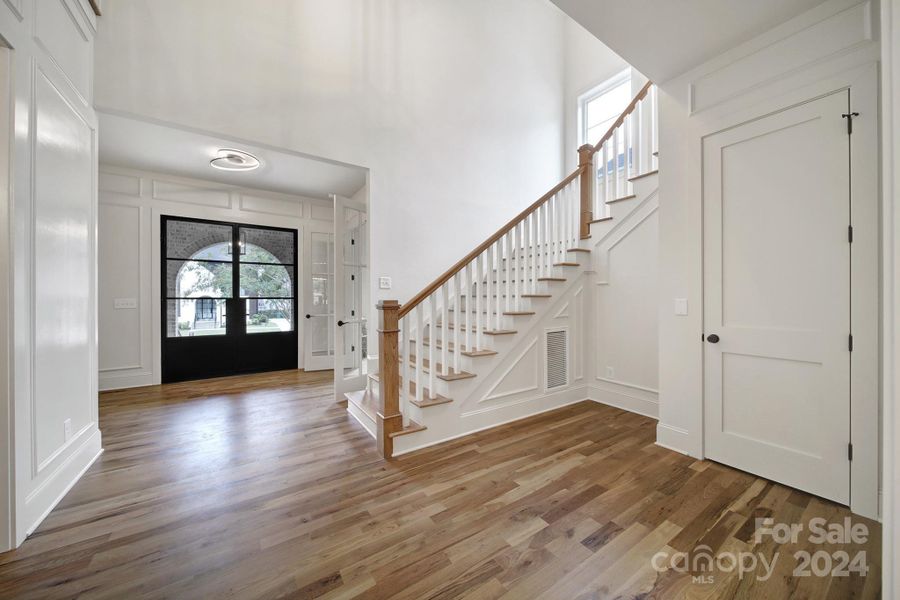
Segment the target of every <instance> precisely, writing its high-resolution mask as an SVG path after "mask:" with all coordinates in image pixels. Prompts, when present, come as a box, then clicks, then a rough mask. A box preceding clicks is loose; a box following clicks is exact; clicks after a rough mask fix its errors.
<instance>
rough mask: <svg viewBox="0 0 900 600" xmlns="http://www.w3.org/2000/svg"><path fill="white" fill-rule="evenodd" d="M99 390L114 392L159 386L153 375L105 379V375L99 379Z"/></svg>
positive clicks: (143, 374) (145, 374) (144, 374)
mask: <svg viewBox="0 0 900 600" xmlns="http://www.w3.org/2000/svg"><path fill="white" fill-rule="evenodd" d="M97 385H98V389H99V391H101V392H111V391H113V390H125V389H129V388H136V387H146V386H148V385H157V382H156V381H154V376H153V373H141V374H139V375H113V376H107V377H104V374H103V373H100V375H99V376H98V378H97Z"/></svg>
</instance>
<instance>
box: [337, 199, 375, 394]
mask: <svg viewBox="0 0 900 600" xmlns="http://www.w3.org/2000/svg"><path fill="white" fill-rule="evenodd" d="M368 239H369V223H368V214H367V212H366V206H365V205H364V204H363V203H360V202H357V201H354V200H351V199H349V198H344V197H341V196H334V241H335V243H334V251H335V259H334V313H335V318H336V319H337V321H336V322H335V327H334V392H335V397H336V398H337V399H338V400H342V399H343V397H344V393H345V392H351V391H356V390H361V389H363V388H364V387H366V378H367V377H368V372H369V371H368V359H367V346H368V335H369V331H368V322H367V308H368V306H369V302H368V293H369V267H368V261H369V243H368Z"/></svg>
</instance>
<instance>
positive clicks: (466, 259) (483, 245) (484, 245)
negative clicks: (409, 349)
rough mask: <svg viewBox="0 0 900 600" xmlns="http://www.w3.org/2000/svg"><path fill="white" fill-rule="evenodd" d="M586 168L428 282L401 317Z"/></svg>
mask: <svg viewBox="0 0 900 600" xmlns="http://www.w3.org/2000/svg"><path fill="white" fill-rule="evenodd" d="M586 168H587V165H581V166H580V167H578V168H577V169H575V170H574V171H572V173H571V174H570V175H569V176H568V177H566V178H565V179H563V180H562V181H560V182H559V183H557V184H556V185H555V186H553V189H551V190H550V191H549V192H547V193H546V194H544V195H543V196H541V197H540V198H538V199H537V200H536V201H535V202H534V203H533V204H532V205H531V206H529V207H528V208H526V209H525V210H523V211H522V212H520V213H519V214H518V215H516V216H515V217H513V219H512V220H511V221H510V222H509V223H507V224H506V225H504V226H503V227H501V228H500V229H499V230H498V231H497V232H496V233H495V234H494V235H492V236H491V237H489V238H488V239H486V240H485V241H483V242H481V244H479V245H478V247H477V248H475V249H474V250H472V251H471V252H469V253H468V254H466V255H465V257H463V258H462V259H461V260H460V261H459V262H457V263H456V264H455V265H453V266H452V267H450V268H449V269H447V270H446V271H445V272H444V273H443V274H442V275H441V276H440V277H438V278H437V279H435V280H434V281H432V282H431V283H430V284H428V286H427V287H426V288H425V289H424V290H422V291H421V292H419V293H418V294H416V295H415V296H413V297H412V299H411V300H410V301H409V302H407V303H405V304H404V305H403V306H401V307H400V313H399V318H401V319H402V318H403V317H404V316H406V315H407V314H408V313H409V311H411V310H412V309H414V308H415V307H416V306H418V305H419V304H420V303H421V302H422V301H423V300H425V299H426V298H428V296H430V295H431V294H433V293H434V292H435V291H437V290H438V288H440V287H441V286H442V285H444V284H445V283H447V281H449V280H450V278H451V277H453V276H454V275H456V274H457V273H459V272H460V271H462V269H463V268H464V267H465V266H466V265H467V264H469V263H470V262H472V261H473V260H475V258H477V257H478V256H479V255H480V254H481V253H482V252H484V251H485V250H487V249H488V247H489V246H490V245H491V244H493V243H494V242H496V241H497V240H499V239H500V238H502V237H503V235H504V234H506V233H507V232H508V231H509V230H510V229H512V228H513V227H515V226H516V225H518V224H519V223H521V222H522V221H523V220H524V219H525V218H526V217H527V216H528V215H530V214H531V213H532V212H534V211H535V210H537V209H538V208H539V207H540V206H541V205H542V204H543V203H545V202H547V201H548V200H550V198H552V197H553V196H555V195H556V194H557V193H558V192H559V191H560V190H562V189H563V188H564V187H566V186H567V185H569V184H570V183H572V181H574V180H575V178H576V177H578V176H579V175H581V173H582V172H583V171H584V170H585V169H586Z"/></svg>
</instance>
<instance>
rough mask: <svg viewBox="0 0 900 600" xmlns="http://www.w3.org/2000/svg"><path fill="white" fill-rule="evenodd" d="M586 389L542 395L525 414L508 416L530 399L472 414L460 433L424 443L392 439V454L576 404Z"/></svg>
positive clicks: (572, 389) (586, 394)
mask: <svg viewBox="0 0 900 600" xmlns="http://www.w3.org/2000/svg"><path fill="white" fill-rule="evenodd" d="M587 396H588V390H587V388H586V387H584V386H581V387H577V388H569V389H565V390H561V391H559V392H556V393H553V394H548V395H546V396H544V397H543V402H542V406H543V407H542V408H541V409H540V410H536V411H531V412H528V413H526V414H520V415H518V416H508V415H510V414H512V413H513V410H514V409H515V405H516V404H520V403H525V402H529V401H530V400H532V399H526V400H522V401H521V402H519V403H515V404H511V405H507V406H505V407H503V409H499V410H495V411H490V412H489V413H488V412H485V413H481V414H472V415H469V416H468V417H467V420H468V422H467V428H466V430H465V431H462V432H461V433H454V434H450V435H446V436H445V437H442V438H439V439H436V440H429V441H428V442H425V443H419V444H416V443H415V442H416V436H415V435H407V436H402V437H399V438H395V439H394V456H400V455H401V454H408V453H410V452H415V451H416V450H421V449H423V448H428V447H429V446H434V445H436V444H442V443H444V442H449V441H452V440H455V439H459V438H461V437H465V436H467V435H472V434H473V433H478V432H479V431H486V430H488V429H493V428H495V427H500V426H501V425H506V424H508V423H514V422H516V421H521V420H522V419H527V418H529V417H534V416H536V415H540V414H543V413H545V412H549V411H551V410H556V409H558V408H562V407H564V406H568V405H570V404H577V403H578V402H584V401H585V400H587V399H588V397H587ZM498 412H499V413H501V415H503V416H499V417H498V415H497V413H498ZM504 412H505V414H504Z"/></svg>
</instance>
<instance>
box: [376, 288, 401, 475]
mask: <svg viewBox="0 0 900 600" xmlns="http://www.w3.org/2000/svg"><path fill="white" fill-rule="evenodd" d="M377 308H378V368H379V370H380V372H381V373H380V376H379V378H378V398H379V403H380V406H379V407H378V415H377V416H378V418H377V423H376V425H377V426H378V450H379V451H380V452H381V455H382V456H383V457H385V458H390V457H391V455H392V454H393V453H394V439H393V438H392V437H391V434H392V433H395V432H397V431H400V430H401V429H403V415H401V414H400V348H399V334H400V328H399V312H400V303H399V302H397V301H396V300H381V301H380V302H379V303H378V306H377Z"/></svg>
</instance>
